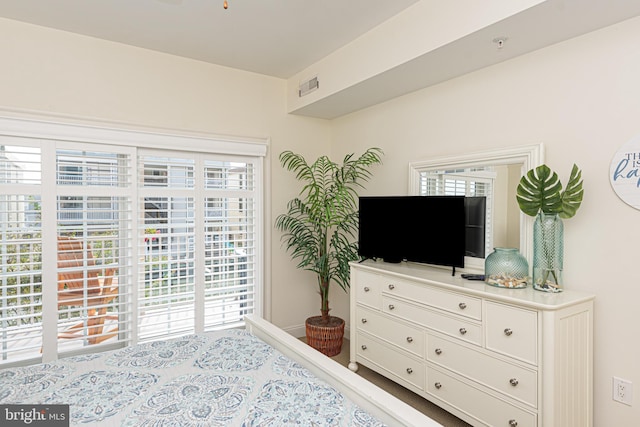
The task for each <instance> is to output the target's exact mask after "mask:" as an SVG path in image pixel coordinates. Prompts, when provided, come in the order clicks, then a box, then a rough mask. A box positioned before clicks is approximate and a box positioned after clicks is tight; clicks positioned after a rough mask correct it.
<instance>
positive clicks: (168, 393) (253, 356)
mask: <svg viewBox="0 0 640 427" xmlns="http://www.w3.org/2000/svg"><path fill="white" fill-rule="evenodd" d="M15 404H19V405H26V406H27V407H28V406H29V405H52V406H53V405H69V408H70V412H69V415H68V416H69V419H70V420H69V421H70V425H98V426H117V425H121V426H169V425H171V426H273V427H280V426H287V425H300V426H319V427H321V426H371V427H374V426H384V425H387V426H391V427H395V426H421V427H429V426H438V425H439V424H438V423H436V422H435V421H433V420H432V419H430V418H428V417H427V416H425V415H423V414H422V413H420V412H418V411H416V410H415V409H413V408H412V407H410V406H408V405H406V404H405V403H403V402H401V401H399V400H398V399H396V398H395V397H393V396H392V395H390V394H388V393H386V392H384V391H383V390H381V389H380V388H378V387H376V386H375V385H373V384H371V383H370V382H368V381H366V380H364V379H363V378H361V377H359V376H358V375H357V374H355V373H353V372H351V371H350V370H349V369H347V368H345V367H343V366H341V365H340V364H338V363H336V362H335V361H333V360H331V359H330V358H327V357H326V356H324V355H322V354H321V353H319V352H317V351H316V350H313V349H312V348H311V347H308V346H307V345H306V344H304V343H302V342H300V341H299V340H297V339H296V338H294V337H292V336H291V335H289V334H287V333H286V332H284V331H282V330H281V329H279V328H277V327H275V326H273V325H272V324H270V323H269V322H267V321H265V320H264V319H261V318H258V317H253V316H249V317H247V319H246V329H244V330H239V329H232V330H224V331H217V332H207V333H203V334H193V335H187V336H185V337H181V338H177V339H171V340H167V341H161V342H154V343H144V344H139V345H136V346H131V347H126V348H124V349H119V350H114V351H110V352H104V353H96V354H88V355H82V356H74V357H69V358H65V359H60V360H58V361H56V362H52V363H42V364H38V365H32V366H26V367H18V368H6V369H3V370H0V405H15ZM0 415H1V414H0ZM2 419H3V418H2V416H0V420H2ZM33 425H37V424H35V423H34V424H33Z"/></svg>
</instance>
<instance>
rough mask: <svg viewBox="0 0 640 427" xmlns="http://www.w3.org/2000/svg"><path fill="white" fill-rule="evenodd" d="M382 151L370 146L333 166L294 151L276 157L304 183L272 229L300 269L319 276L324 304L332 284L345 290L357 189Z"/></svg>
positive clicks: (353, 249) (353, 248) (352, 255)
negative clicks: (278, 235) (279, 232)
mask: <svg viewBox="0 0 640 427" xmlns="http://www.w3.org/2000/svg"><path fill="white" fill-rule="evenodd" d="M382 154H383V153H382V150H380V149H379V148H370V149H368V150H366V151H365V152H364V153H363V154H362V155H361V156H360V157H357V158H355V156H354V155H353V154H348V155H346V156H345V157H344V159H343V162H342V164H341V165H340V164H337V163H335V162H333V161H331V159H329V157H327V156H320V157H318V158H317V159H316V160H315V161H314V162H313V163H312V164H309V163H308V162H307V161H306V160H305V158H304V157H303V156H302V155H300V154H296V153H294V152H292V151H284V152H282V153H281V154H280V156H279V159H280V163H281V165H282V167H283V168H284V169H286V170H288V171H291V172H293V173H294V174H295V176H296V179H297V180H298V181H300V182H301V183H302V184H303V185H302V188H301V190H300V193H299V195H298V197H296V198H294V199H293V200H291V201H290V202H289V203H288V204H287V212H286V213H283V214H280V215H278V217H277V218H276V221H275V226H276V228H277V229H278V230H279V231H281V232H282V236H281V239H282V242H283V243H284V245H285V246H286V249H287V251H288V252H290V254H291V256H292V257H293V258H294V259H295V260H297V261H298V268H302V269H305V270H308V271H312V272H314V273H315V274H317V275H318V284H319V285H320V293H321V295H322V298H323V301H322V306H323V307H328V304H325V302H327V301H326V300H325V298H326V296H327V292H328V289H326V288H328V284H329V283H330V282H331V281H332V280H333V281H335V282H336V283H337V284H338V285H339V286H340V287H341V288H342V289H344V290H346V289H347V288H348V287H349V262H350V261H354V260H357V259H358V246H357V244H356V243H355V242H354V239H355V238H356V237H357V233H358V208H357V207H358V189H361V188H363V184H362V183H363V182H367V181H368V180H369V179H370V178H371V176H372V174H371V171H370V170H369V168H370V167H371V166H372V165H375V164H380V163H382Z"/></svg>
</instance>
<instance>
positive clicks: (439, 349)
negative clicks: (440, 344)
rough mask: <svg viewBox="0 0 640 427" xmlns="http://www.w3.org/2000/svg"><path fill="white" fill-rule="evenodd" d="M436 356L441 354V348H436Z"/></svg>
mask: <svg viewBox="0 0 640 427" xmlns="http://www.w3.org/2000/svg"><path fill="white" fill-rule="evenodd" d="M436 354H437V355H438V356H440V355H441V354H442V349H441V348H436Z"/></svg>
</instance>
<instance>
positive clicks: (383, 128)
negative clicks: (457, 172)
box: [332, 18, 640, 427]
mask: <svg viewBox="0 0 640 427" xmlns="http://www.w3.org/2000/svg"><path fill="white" fill-rule="evenodd" d="M638 46H640V18H636V19H633V20H629V21H626V22H623V23H621V24H618V25H615V26H612V27H609V28H605V29H603V30H600V31H597V32H593V33H590V34H587V35H585V36H582V37H579V38H576V39H573V40H569V41H567V42H564V43H561V44H558V45H555V46H551V47H549V48H546V49H543V50H539V51H536V52H533V53H531V54H528V55H526V56H522V57H519V58H516V59H514V60H511V61H508V62H505V63H502V64H499V65H496V66H492V67H490V68H487V69H484V70H480V71H478V72H475V73H472V74H469V75H466V76H463V77H461V78H457V79H454V80H450V81H448V82H445V83H443V84H440V85H437V86H434V87H431V88H428V89H425V90H422V91H419V92H416V93H413V94H409V95H406V96H404V97H401V98H398V99H395V100H392V101H389V102H386V103H384V104H379V105H377V106H374V107H371V108H369V109H367V110H363V111H360V112H357V113H353V114H351V115H348V116H345V117H343V118H340V119H336V120H334V121H333V122H332V124H333V129H332V132H333V142H332V151H333V155H334V156H336V157H338V156H340V155H342V154H343V153H346V152H353V151H356V152H358V151H362V150H363V149H365V148H366V147H371V146H377V147H381V148H382V149H384V151H385V153H386V156H385V158H384V162H385V163H384V166H383V167H382V168H380V169H379V170H378V171H376V173H375V174H374V179H373V181H372V182H371V183H370V184H369V185H368V187H367V191H366V193H371V194H406V192H407V176H408V172H407V170H408V163H409V162H410V161H417V160H422V159H428V158H430V157H434V156H444V155H454V154H456V153H465V152H469V151H474V152H476V151H481V150H484V149H493V148H499V147H505V146H515V145H526V144H533V143H540V142H542V143H544V144H545V148H546V163H547V164H548V165H549V166H550V167H551V168H552V169H553V170H556V171H557V172H558V174H559V175H560V177H561V179H563V180H564V182H566V180H567V179H568V175H569V172H570V170H571V166H572V164H573V163H574V162H575V163H577V164H578V165H579V166H580V168H582V171H583V178H584V188H585V197H584V202H583V205H582V207H581V209H580V210H579V211H578V213H577V215H576V216H575V217H574V218H572V219H570V220H567V221H566V222H565V271H564V278H565V282H566V287H567V288H568V289H576V290H581V291H585V292H590V293H594V294H595V295H596V300H595V338H594V344H595V345H594V350H595V356H594V359H595V372H594V374H595V376H594V386H595V393H594V394H595V396H594V397H595V423H594V425H595V426H603V427H604V426H612V425H637V424H638V420H640V363H638V362H639V361H640V339H639V334H638V327H639V326H640V310H638V308H637V306H638V300H639V299H640V289H639V287H640V285H639V283H638V279H637V278H636V277H635V271H634V265H636V266H637V265H638V256H637V253H638V252H637V242H638V241H639V240H640V227H638V223H639V221H640V211H638V210H635V209H633V208H631V207H629V206H627V205H626V204H625V203H623V202H622V201H621V200H619V199H618V197H617V196H616V194H615V193H614V192H613V190H612V189H611V187H610V184H609V178H608V170H609V165H610V162H611V159H612V156H613V155H614V153H615V152H616V151H617V149H618V148H619V147H620V146H621V145H622V144H624V143H625V142H626V141H628V140H629V139H631V138H632V137H633V136H635V135H637V134H640V120H639V118H640V49H639V48H638ZM614 375H615V376H619V377H622V378H625V379H628V380H630V381H632V382H633V383H634V385H635V386H636V393H635V397H634V402H633V406H626V405H622V404H620V403H617V402H614V401H612V398H611V396H612V386H611V380H612V376H614Z"/></svg>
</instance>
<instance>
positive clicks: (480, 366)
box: [427, 335, 538, 408]
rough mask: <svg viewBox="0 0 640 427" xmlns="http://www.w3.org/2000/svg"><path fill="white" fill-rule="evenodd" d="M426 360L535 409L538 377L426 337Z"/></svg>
mask: <svg viewBox="0 0 640 427" xmlns="http://www.w3.org/2000/svg"><path fill="white" fill-rule="evenodd" d="M427 341H428V343H429V346H428V349H427V360H429V361H430V362H433V363H436V364H438V365H440V366H442V367H445V368H447V369H449V370H451V371H454V372H456V373H457V374H460V375H462V376H465V377H467V378H471V379H473V380H474V381H478V382H480V383H482V384H484V385H486V386H487V387H489V388H492V389H494V390H496V391H499V392H501V393H504V394H506V395H508V396H510V397H512V398H513V399H516V400H519V401H521V402H524V403H526V404H528V405H530V406H531V407H532V408H536V407H537V406H538V405H537V397H538V387H537V383H538V375H537V372H536V371H534V370H531V369H525V368H523V367H520V366H516V365H513V364H510V363H507V362H504V361H502V360H499V359H496V358H493V357H491V356H489V355H487V354H484V353H481V352H479V351H476V350H473V349H471V348H468V347H465V346H463V345H460V344H457V343H455V342H452V341H450V340H447V339H444V338H440V337H437V336H432V335H429V336H428V338H427Z"/></svg>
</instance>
